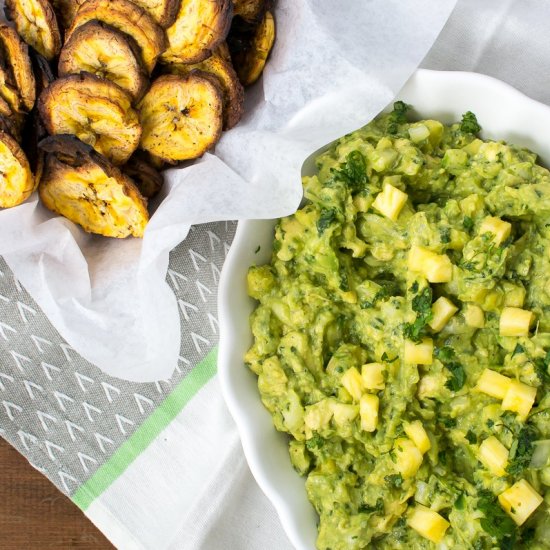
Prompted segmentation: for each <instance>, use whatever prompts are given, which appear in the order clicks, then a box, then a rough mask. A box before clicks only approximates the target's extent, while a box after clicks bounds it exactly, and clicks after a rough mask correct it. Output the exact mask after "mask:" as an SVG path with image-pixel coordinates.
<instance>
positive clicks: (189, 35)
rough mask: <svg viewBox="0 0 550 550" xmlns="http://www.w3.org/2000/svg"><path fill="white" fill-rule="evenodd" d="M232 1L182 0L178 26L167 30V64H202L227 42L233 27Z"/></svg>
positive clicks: (162, 59)
mask: <svg viewBox="0 0 550 550" xmlns="http://www.w3.org/2000/svg"><path fill="white" fill-rule="evenodd" d="M231 13H232V5H231V0H181V4H180V9H179V11H178V16H177V18H176V20H175V22H174V24H173V25H172V26H171V27H169V28H168V29H166V35H167V37H168V49H167V50H166V51H165V52H164V53H163V54H162V56H161V61H162V62H163V63H198V62H199V61H202V60H203V59H206V58H207V57H209V56H210V55H211V53H212V51H213V50H215V49H216V47H217V46H218V45H219V44H220V43H221V42H223V41H224V40H225V37H226V36H227V33H228V32H229V27H230V25H231Z"/></svg>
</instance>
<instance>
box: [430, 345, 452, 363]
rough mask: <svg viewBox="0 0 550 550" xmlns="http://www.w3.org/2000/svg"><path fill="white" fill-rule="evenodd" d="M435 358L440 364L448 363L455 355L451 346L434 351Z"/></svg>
mask: <svg viewBox="0 0 550 550" xmlns="http://www.w3.org/2000/svg"><path fill="white" fill-rule="evenodd" d="M435 356H436V357H437V358H438V359H439V360H440V361H441V362H442V363H448V362H449V361H452V360H453V359H454V358H455V357H456V354H455V350H454V349H453V348H452V347H451V346H441V347H440V348H437V349H436V350H435Z"/></svg>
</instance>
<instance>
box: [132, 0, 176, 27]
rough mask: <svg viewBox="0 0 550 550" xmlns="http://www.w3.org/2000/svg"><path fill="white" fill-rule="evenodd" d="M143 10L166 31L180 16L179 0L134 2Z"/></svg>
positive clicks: (139, 0) (138, 0)
mask: <svg viewBox="0 0 550 550" xmlns="http://www.w3.org/2000/svg"><path fill="white" fill-rule="evenodd" d="M133 1H134V2H135V3H136V4H137V5H138V6H140V7H141V8H143V9H144V10H145V11H146V12H147V13H149V15H150V16H151V17H152V18H153V19H154V20H155V21H156V22H157V23H158V24H159V25H160V26H161V27H162V28H164V29H166V28H167V27H169V26H170V25H171V24H172V23H173V22H174V21H175V20H176V16H177V15H178V9H179V7H180V3H179V0H133Z"/></svg>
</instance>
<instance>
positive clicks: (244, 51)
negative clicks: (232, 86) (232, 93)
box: [228, 11, 275, 86]
mask: <svg viewBox="0 0 550 550" xmlns="http://www.w3.org/2000/svg"><path fill="white" fill-rule="evenodd" d="M273 42H275V20H274V19H273V14H272V13H271V12H269V11H268V12H266V14H265V16H264V18H263V19H262V21H261V23H260V24H259V25H258V26H257V28H256V30H255V32H254V33H253V35H252V36H251V37H246V36H244V35H237V36H232V37H230V38H229V39H228V44H229V49H230V51H231V58H232V59H233V65H234V66H235V70H236V71H237V74H238V75H239V79H240V81H241V82H242V84H243V86H250V84H254V82H256V80H258V78H260V75H261V74H262V71H263V70H264V67H265V63H266V61H267V57H268V55H269V52H270V51H271V48H272V47H273Z"/></svg>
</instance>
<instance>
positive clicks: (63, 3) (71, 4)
mask: <svg viewBox="0 0 550 550" xmlns="http://www.w3.org/2000/svg"><path fill="white" fill-rule="evenodd" d="M84 2H86V0H51V3H52V6H53V9H54V11H55V14H56V15H57V21H58V22H59V23H60V24H61V26H62V27H63V28H64V29H68V28H69V27H70V26H71V25H72V24H73V21H74V18H75V15H76V12H77V11H78V9H79V8H80V6H81V5H82V4H84Z"/></svg>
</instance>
